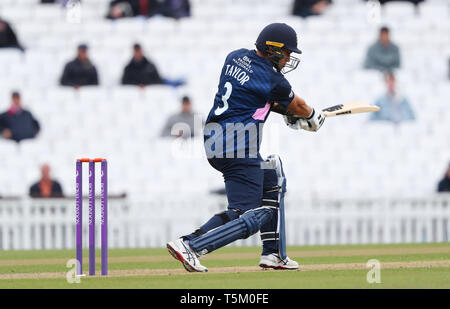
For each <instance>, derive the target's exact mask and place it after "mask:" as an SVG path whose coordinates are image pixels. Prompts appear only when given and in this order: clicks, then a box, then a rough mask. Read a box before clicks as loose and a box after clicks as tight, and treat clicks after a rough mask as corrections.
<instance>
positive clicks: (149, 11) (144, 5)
mask: <svg viewBox="0 0 450 309" xmlns="http://www.w3.org/2000/svg"><path fill="white" fill-rule="evenodd" d="M157 14H161V5H160V1H158V0H114V1H111V2H110V4H109V9H108V13H107V15H106V18H108V19H118V18H126V17H136V16H144V17H152V16H154V15H157Z"/></svg>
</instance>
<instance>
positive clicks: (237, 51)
mask: <svg viewBox="0 0 450 309" xmlns="http://www.w3.org/2000/svg"><path fill="white" fill-rule="evenodd" d="M249 52H250V50H248V49H246V48H239V49H235V50H233V51H231V52H230V53H228V55H227V59H231V58H234V57H244V56H246V55H247V54H248V53H249Z"/></svg>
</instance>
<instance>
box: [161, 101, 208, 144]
mask: <svg viewBox="0 0 450 309" xmlns="http://www.w3.org/2000/svg"><path fill="white" fill-rule="evenodd" d="M197 122H199V123H197ZM200 125H201V126H203V120H202V118H201V117H200V116H199V115H197V114H195V113H194V112H193V111H192V104H191V100H190V99H189V97H187V96H184V97H183V98H182V100H181V112H179V113H177V114H174V115H172V116H170V117H169V119H167V121H166V124H165V125H164V127H163V129H162V131H161V137H182V138H185V139H188V138H191V137H194V136H196V135H198V133H199V130H200V129H201V128H200ZM183 129H184V130H183ZM177 130H178V131H177ZM172 131H174V133H172Z"/></svg>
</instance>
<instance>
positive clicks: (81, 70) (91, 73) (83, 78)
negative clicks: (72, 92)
mask: <svg viewBox="0 0 450 309" xmlns="http://www.w3.org/2000/svg"><path fill="white" fill-rule="evenodd" d="M60 82H61V85H62V86H72V87H74V88H75V89H78V88H79V87H80V86H89V85H98V76H97V69H96V68H95V66H94V65H93V64H92V62H91V61H90V60H89V57H88V47H87V45H86V44H80V45H79V46H78V51H77V57H76V58H75V59H74V60H72V61H70V62H69V63H67V64H66V66H65V67H64V71H63V74H62V77H61V81H60Z"/></svg>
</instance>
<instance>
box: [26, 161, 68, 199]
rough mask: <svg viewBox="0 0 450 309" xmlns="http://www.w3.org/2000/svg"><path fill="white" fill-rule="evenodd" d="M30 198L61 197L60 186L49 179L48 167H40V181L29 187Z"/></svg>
mask: <svg viewBox="0 0 450 309" xmlns="http://www.w3.org/2000/svg"><path fill="white" fill-rule="evenodd" d="M30 196H31V197H62V196H63V191H62V188H61V185H60V184H59V182H57V181H56V180H54V179H52V178H51V177H50V166H49V165H48V164H44V165H42V167H41V179H39V181H38V182H36V183H34V184H33V185H32V186H31V187H30Z"/></svg>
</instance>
